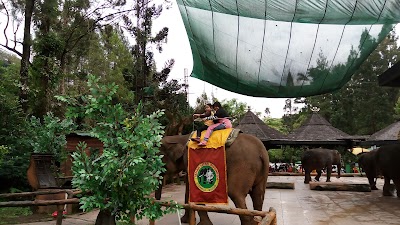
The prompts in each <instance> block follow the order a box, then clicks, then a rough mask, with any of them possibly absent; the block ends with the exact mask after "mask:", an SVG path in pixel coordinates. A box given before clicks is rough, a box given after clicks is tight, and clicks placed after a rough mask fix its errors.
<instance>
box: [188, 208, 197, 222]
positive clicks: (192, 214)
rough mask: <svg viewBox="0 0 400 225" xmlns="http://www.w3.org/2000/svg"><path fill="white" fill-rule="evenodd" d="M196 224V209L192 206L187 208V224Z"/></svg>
mask: <svg viewBox="0 0 400 225" xmlns="http://www.w3.org/2000/svg"><path fill="white" fill-rule="evenodd" d="M195 224H196V211H195V210H194V209H192V208H190V209H189V225H195Z"/></svg>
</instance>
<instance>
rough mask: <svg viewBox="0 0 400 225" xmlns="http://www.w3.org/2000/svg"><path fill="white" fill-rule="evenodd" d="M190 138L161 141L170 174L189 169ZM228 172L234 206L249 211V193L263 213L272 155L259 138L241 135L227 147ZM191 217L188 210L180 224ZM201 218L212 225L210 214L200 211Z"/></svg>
mask: <svg viewBox="0 0 400 225" xmlns="http://www.w3.org/2000/svg"><path fill="white" fill-rule="evenodd" d="M188 139H189V135H175V136H166V137H164V138H163V139H162V145H161V148H160V152H161V154H163V155H164V157H163V161H164V162H165V164H166V168H167V172H174V171H175V172H176V171H178V170H179V169H181V168H183V169H185V170H186V168H187V164H188V159H187V155H188V149H187V147H186V143H187V141H188ZM226 170H227V171H226V172H227V184H228V196H229V197H230V198H231V200H232V201H233V202H234V203H235V206H236V207H237V208H242V209H247V206H246V201H245V198H246V196H247V194H250V197H251V198H252V201H253V208H254V209H255V210H260V211H261V210H262V205H263V202H264V194H265V189H266V184H267V179H268V170H269V156H268V152H267V150H266V149H265V147H264V145H263V143H262V142H261V141H260V139H258V138H257V137H255V136H252V135H248V134H243V133H240V134H239V136H238V137H237V138H236V140H235V141H234V142H233V144H232V145H231V146H230V147H227V148H226ZM178 172H179V171H178ZM186 178H187V176H186ZM185 183H186V193H185V202H186V203H187V201H188V195H189V192H188V180H187V179H186V181H185ZM156 195H157V193H156ZM160 196H161V193H160ZM188 215H189V214H188V211H185V215H184V216H183V217H182V218H181V221H182V222H184V223H187V222H188V218H189V217H188ZM199 216H200V222H199V224H201V225H211V224H212V223H211V221H210V219H209V217H208V214H207V212H200V211H199ZM240 221H241V225H250V224H254V225H255V224H257V222H255V221H254V220H253V218H252V217H249V216H240Z"/></svg>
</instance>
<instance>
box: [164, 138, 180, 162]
mask: <svg viewBox="0 0 400 225" xmlns="http://www.w3.org/2000/svg"><path fill="white" fill-rule="evenodd" d="M163 146H164V148H165V154H166V155H167V157H168V158H170V159H171V160H173V161H177V160H178V159H179V158H181V157H182V156H183V154H184V152H185V145H183V144H182V143H179V142H165V143H163Z"/></svg>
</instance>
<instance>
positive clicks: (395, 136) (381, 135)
mask: <svg viewBox="0 0 400 225" xmlns="http://www.w3.org/2000/svg"><path fill="white" fill-rule="evenodd" d="M399 139H400V121H397V122H394V123H392V124H390V125H389V126H387V127H385V128H383V129H382V130H380V131H377V132H375V133H374V134H372V135H371V136H370V137H369V138H368V139H367V140H366V141H363V142H361V143H360V145H362V146H371V145H378V146H380V145H386V144H393V143H399V142H400V141H399Z"/></svg>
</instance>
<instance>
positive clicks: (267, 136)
mask: <svg viewBox="0 0 400 225" xmlns="http://www.w3.org/2000/svg"><path fill="white" fill-rule="evenodd" d="M236 128H238V129H240V130H241V131H243V133H246V134H252V135H254V136H256V137H258V138H259V139H260V140H261V141H267V140H271V139H284V138H285V135H284V134H282V133H281V132H279V131H278V130H275V129H274V128H271V127H269V126H268V125H267V124H265V123H264V122H263V121H262V120H261V119H260V118H258V116H256V115H255V114H254V113H253V112H251V111H250V110H248V111H247V112H246V114H245V115H244V117H243V119H242V120H241V121H240V122H239V125H238V126H236Z"/></svg>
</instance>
